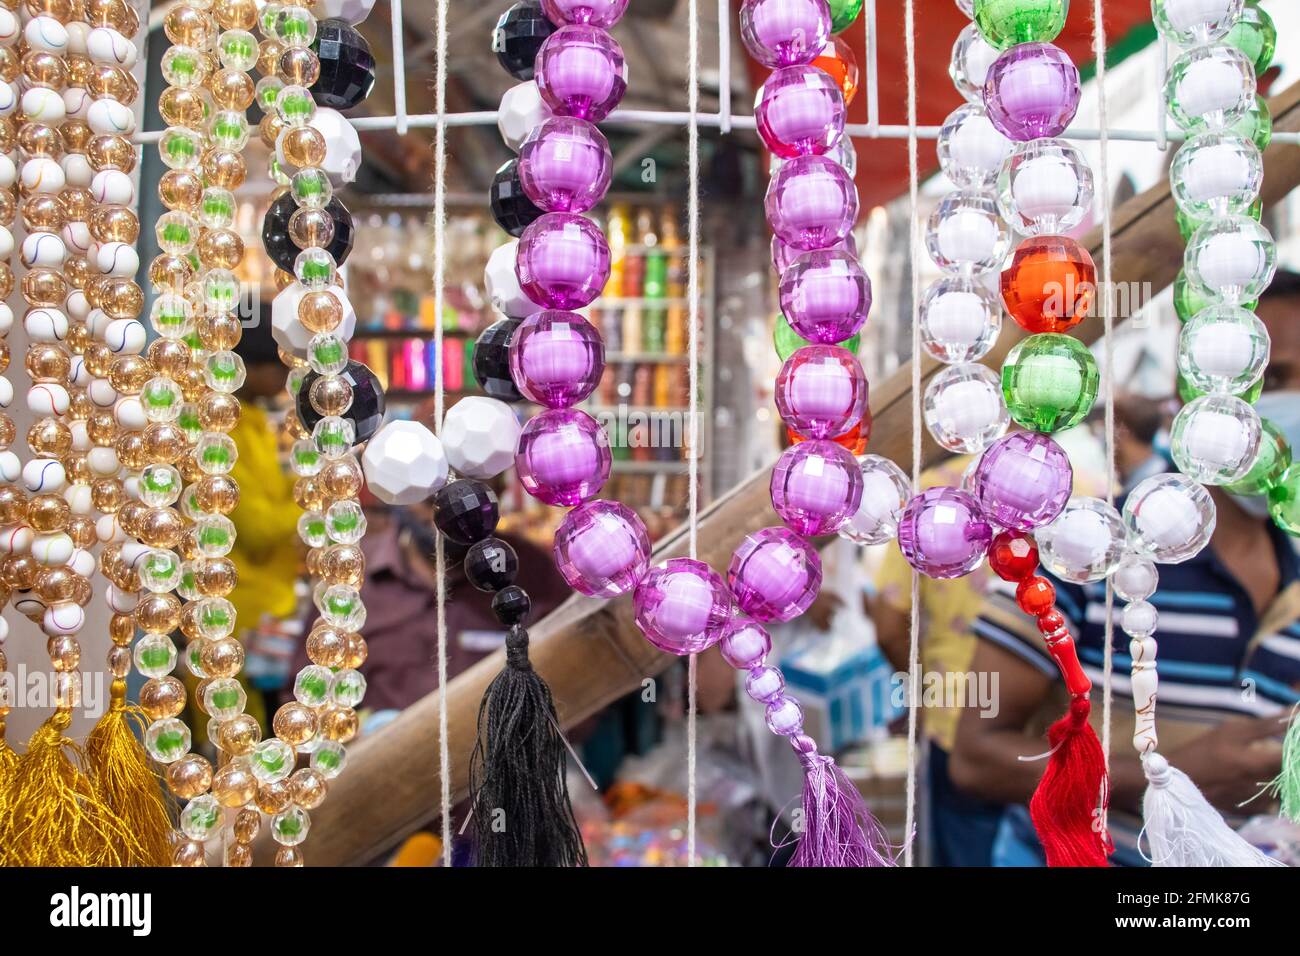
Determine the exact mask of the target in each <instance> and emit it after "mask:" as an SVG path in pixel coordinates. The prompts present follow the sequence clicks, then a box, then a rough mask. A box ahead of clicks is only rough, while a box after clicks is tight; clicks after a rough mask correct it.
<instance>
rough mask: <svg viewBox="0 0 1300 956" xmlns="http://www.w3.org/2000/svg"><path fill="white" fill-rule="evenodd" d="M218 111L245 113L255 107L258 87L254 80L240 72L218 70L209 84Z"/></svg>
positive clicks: (210, 78) (209, 79)
mask: <svg viewBox="0 0 1300 956" xmlns="http://www.w3.org/2000/svg"><path fill="white" fill-rule="evenodd" d="M207 87H208V89H209V90H210V91H211V92H212V99H213V101H214V102H215V103H216V104H217V108H218V109H222V110H238V111H240V112H243V111H244V110H246V109H248V108H249V107H250V106H252V105H253V100H254V99H255V98H256V97H257V86H256V85H255V84H254V83H253V78H252V77H251V76H249V75H248V74H247V73H244V72H242V71H240V70H217V72H215V73H213V74H212V75H211V76H210V77H208V82H207Z"/></svg>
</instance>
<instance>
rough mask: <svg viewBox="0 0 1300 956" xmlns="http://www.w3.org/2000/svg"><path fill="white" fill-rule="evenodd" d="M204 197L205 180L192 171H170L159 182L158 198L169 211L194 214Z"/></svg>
mask: <svg viewBox="0 0 1300 956" xmlns="http://www.w3.org/2000/svg"><path fill="white" fill-rule="evenodd" d="M202 197H203V179H202V178H201V177H200V176H199V174H198V173H196V172H194V171H193V170H191V169H169V170H167V172H165V173H163V175H162V178H161V179H159V180H158V198H159V199H161V200H162V201H163V205H164V206H166V207H167V208H168V209H178V210H182V211H184V212H194V210H196V209H198V207H199V200H200V199H202Z"/></svg>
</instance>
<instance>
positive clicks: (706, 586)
mask: <svg viewBox="0 0 1300 956" xmlns="http://www.w3.org/2000/svg"><path fill="white" fill-rule="evenodd" d="M635 603H636V626H637V627H638V628H640V630H641V633H642V634H644V635H645V638H646V640H648V641H649V642H650V643H651V644H653V645H654V646H655V647H657V648H659V649H660V650H661V651H667V652H668V653H669V654H679V655H686V654H697V653H699V652H700V651H703V650H707V649H708V648H710V647H712V646H713V645H714V644H716V643H718V639H719V638H721V637H722V630H723V628H724V627H726V625H727V621H728V619H729V618H730V617H731V595H730V594H728V593H727V586H726V585H725V584H723V583H722V577H721V576H720V575H719V574H718V573H717V572H716V571H714V570H713V569H712V568H711V567H709V566H708V565H707V564H705V563H704V562H703V561H694V560H692V559H690V558H673V559H672V560H670V561H667V562H665V563H664V564H661V565H658V566H657V567H653V568H651V569H650V570H649V571H648V572H646V576H645V577H644V578H642V579H641V583H640V584H639V585H637V589H636V594H635Z"/></svg>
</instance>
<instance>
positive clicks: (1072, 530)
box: [1034, 497, 1126, 584]
mask: <svg viewBox="0 0 1300 956" xmlns="http://www.w3.org/2000/svg"><path fill="white" fill-rule="evenodd" d="M1034 538H1035V539H1036V540H1037V542H1038V549H1039V557H1040V558H1041V559H1042V562H1043V567H1045V568H1047V569H1048V570H1049V571H1051V572H1052V573H1053V574H1055V575H1056V576H1057V577H1059V578H1062V579H1064V580H1066V581H1072V582H1074V583H1075V584H1084V583H1087V582H1089V581H1101V580H1104V579H1105V578H1106V577H1107V576H1108V575H1109V574H1110V573H1111V572H1112V571H1114V570H1115V567H1116V566H1117V565H1118V564H1119V562H1120V560H1121V559H1122V558H1123V556H1124V544H1125V540H1126V535H1125V531H1124V521H1123V519H1121V518H1120V516H1119V512H1118V511H1116V510H1115V509H1114V508H1113V507H1112V506H1111V505H1109V504H1107V503H1106V502H1104V501H1102V500H1101V499H1100V498H1087V497H1078V498H1071V499H1070V500H1069V501H1068V502H1066V505H1065V508H1064V509H1063V510H1062V511H1061V513H1060V514H1059V515H1057V516H1056V518H1055V520H1053V521H1052V522H1051V523H1050V524H1048V525H1046V526H1044V527H1042V528H1039V529H1038V530H1037V531H1036V532H1035V533H1034Z"/></svg>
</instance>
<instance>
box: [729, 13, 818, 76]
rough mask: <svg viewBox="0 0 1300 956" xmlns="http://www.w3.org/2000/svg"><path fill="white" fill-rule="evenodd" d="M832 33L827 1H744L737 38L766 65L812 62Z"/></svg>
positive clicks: (790, 64)
mask: <svg viewBox="0 0 1300 956" xmlns="http://www.w3.org/2000/svg"><path fill="white" fill-rule="evenodd" d="M830 36H831V11H830V7H828V6H827V5H826V0H745V3H744V6H742V7H741V8H740V38H741V39H742V40H743V41H744V42H745V49H747V50H749V55H750V56H752V57H753V58H754V59H755V60H758V62H760V63H762V64H763V65H764V66H766V67H770V68H772V69H776V68H777V67H781V66H795V65H796V64H799V63H811V62H812V61H813V60H815V59H816V58H817V57H818V56H819V55H820V54H821V51H822V47H823V46H825V45H826V41H827V40H829V39H830Z"/></svg>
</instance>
